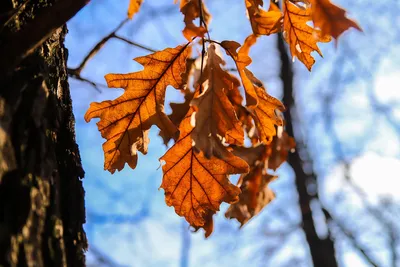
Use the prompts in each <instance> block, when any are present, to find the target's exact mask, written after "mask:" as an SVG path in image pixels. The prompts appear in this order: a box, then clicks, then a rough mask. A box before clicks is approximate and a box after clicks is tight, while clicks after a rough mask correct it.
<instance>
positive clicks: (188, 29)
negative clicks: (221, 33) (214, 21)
mask: <svg viewBox="0 0 400 267" xmlns="http://www.w3.org/2000/svg"><path fill="white" fill-rule="evenodd" d="M175 3H176V1H175ZM200 4H201V5H200ZM180 9H181V12H182V14H183V15H184V19H183V21H184V22H185V28H184V29H183V31H182V33H183V36H185V38H186V39H187V40H188V41H191V40H192V38H193V37H196V36H197V37H203V36H204V34H205V33H206V32H207V29H206V28H205V27H204V25H201V26H197V25H195V24H194V22H193V21H194V20H195V19H197V18H200V15H201V14H202V15H203V20H204V23H205V24H206V25H208V23H209V22H210V19H211V15H210V13H209V12H208V10H207V8H206V7H205V5H204V3H203V1H198V0H182V1H181V4H180Z"/></svg>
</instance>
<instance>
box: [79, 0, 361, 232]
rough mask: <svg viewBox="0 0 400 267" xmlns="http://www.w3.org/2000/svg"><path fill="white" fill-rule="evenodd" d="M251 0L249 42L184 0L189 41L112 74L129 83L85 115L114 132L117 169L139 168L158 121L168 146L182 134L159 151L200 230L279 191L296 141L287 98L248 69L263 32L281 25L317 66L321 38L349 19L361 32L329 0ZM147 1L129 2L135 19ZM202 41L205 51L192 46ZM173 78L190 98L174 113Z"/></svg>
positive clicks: (111, 153) (114, 80)
mask: <svg viewBox="0 0 400 267" xmlns="http://www.w3.org/2000/svg"><path fill="white" fill-rule="evenodd" d="M244 1H245V7H246V11H247V13H248V16H249V21H250V25H251V28H252V31H253V32H252V33H251V34H250V35H249V36H248V37H247V38H246V40H244V42H243V45H241V44H240V43H238V42H235V41H230V40H226V41H222V42H217V41H215V40H213V39H212V38H211V37H210V34H209V32H208V27H209V23H210V21H211V14H210V13H209V12H208V10H207V9H206V7H205V5H204V3H203V1H198V0H181V1H180V3H179V8H180V10H181V12H182V14H183V16H184V23H185V28H184V29H183V31H182V34H183V36H184V37H185V38H186V39H187V40H188V42H187V43H186V44H184V45H179V46H177V47H175V48H166V49H164V50H162V51H157V52H155V53H153V54H150V55H147V56H143V57H138V58H136V59H135V60H136V61H137V62H138V63H139V64H141V65H143V70H141V71H139V72H134V73H128V74H107V75H106V76H105V79H106V81H107V84H108V86H109V87H112V88H123V89H124V90H125V92H124V94H123V95H121V96H120V97H118V98H116V99H114V100H108V101H103V102H101V103H92V104H91V105H90V108H89V109H88V111H87V112H86V114H85V120H86V121H90V120H91V119H93V118H99V119H100V120H99V122H98V123H97V126H98V129H99V131H100V133H101V135H102V137H103V138H105V139H106V142H105V143H104V144H103V150H104V156H105V161H104V169H105V170H108V171H110V172H111V173H114V172H115V171H116V170H118V171H120V170H122V169H123V168H124V166H125V164H128V165H129V166H130V167H131V168H132V169H134V168H135V167H136V165H137V163H138V151H140V152H141V153H142V154H146V153H147V148H148V144H149V142H150V140H149V137H148V132H149V129H150V127H151V126H153V125H156V126H157V127H158V128H159V130H160V136H161V137H162V138H163V140H164V143H165V144H166V145H167V144H168V142H169V141H170V140H171V139H173V140H174V142H175V143H174V145H173V146H172V147H171V148H169V150H168V151H167V152H166V153H165V154H164V155H163V156H162V157H161V158H160V160H161V162H162V163H163V166H162V170H163V180H162V183H161V188H162V189H164V191H165V201H166V203H167V205H168V206H173V207H174V208H175V212H176V213H177V214H178V215H180V216H183V217H185V219H186V220H187V221H188V222H189V223H190V225H192V226H193V227H194V228H195V229H199V228H204V229H205V234H206V236H209V235H210V234H211V232H212V230H213V222H212V216H213V215H214V214H215V213H216V212H217V211H218V210H219V208H220V205H221V203H222V202H227V203H230V204H231V205H230V207H229V209H228V211H227V212H226V217H227V218H235V219H237V220H238V221H239V222H240V223H241V225H244V224H245V223H247V222H248V221H249V220H250V219H251V218H252V217H253V216H255V215H256V214H258V213H259V212H260V211H261V210H262V209H263V207H264V206H265V205H267V204H268V203H269V202H271V201H272V200H273V199H274V197H275V194H274V192H272V190H271V189H270V188H269V187H268V185H269V183H270V182H271V181H273V180H275V179H276V178H277V177H276V176H274V175H272V174H270V173H269V170H276V169H277V168H279V166H280V165H281V164H282V163H283V162H284V161H285V160H286V158H287V156H288V153H290V151H292V150H293V149H294V148H295V142H294V139H293V138H292V137H290V136H288V135H287V133H286V132H285V131H284V119H283V115H282V112H284V111H285V107H284V105H283V104H282V103H281V102H280V101H279V100H278V99H276V98H274V97H272V96H270V95H269V94H268V93H267V90H266V88H265V86H264V85H263V83H262V82H261V81H260V80H259V79H257V78H256V77H255V75H254V74H253V73H252V72H251V71H250V70H249V69H248V66H249V65H250V64H251V63H252V59H251V58H250V56H249V51H250V49H251V47H252V46H253V45H254V44H255V43H256V41H257V38H259V37H260V36H264V35H271V34H275V33H282V36H283V38H284V39H285V41H286V42H287V43H288V46H289V49H290V52H291V54H292V56H293V58H294V57H297V58H298V59H299V60H300V61H301V62H302V63H303V64H304V65H305V66H306V67H307V68H308V69H309V70H311V67H312V65H313V64H314V62H315V60H314V58H313V57H312V56H311V52H314V51H316V52H317V53H319V54H320V55H321V56H322V54H321V51H320V49H319V48H318V46H317V43H318V42H329V41H330V40H331V38H332V37H333V38H336V39H337V38H338V37H339V36H340V35H341V34H342V33H343V32H344V31H345V30H347V29H348V28H349V27H354V28H356V29H358V30H361V29H360V27H359V26H358V25H357V24H356V23H355V22H354V21H352V20H350V19H348V18H347V17H346V16H345V11H344V10H343V9H341V8H339V7H337V6H336V5H334V4H332V3H331V2H330V1H329V0H300V1H298V0H297V1H294V0H292V1H290V0H284V1H282V2H283V3H282V8H279V7H278V6H277V5H276V4H275V3H273V2H270V3H269V8H268V10H266V9H264V7H263V6H264V3H263V0H244ZM141 4H142V0H131V3H130V6H129V11H128V16H129V18H132V17H133V15H134V13H136V12H137V11H138V10H139V8H140V5H141ZM196 20H197V21H198V24H197V25H196V24H195V21H196ZM310 22H313V25H314V26H310V25H311V24H310ZM196 46H197V47H198V49H197V50H198V51H200V50H201V53H197V54H196V53H193V52H192V50H194V51H197V50H196V49H192V48H193V47H196ZM221 51H225V54H226V55H225V56H224V55H223V53H221ZM224 57H227V58H231V59H232V60H233V62H234V63H235V65H236V68H237V73H235V74H236V75H234V74H233V73H231V72H229V71H228V70H227V69H226V68H225V60H224ZM168 86H172V87H174V88H175V89H177V90H180V91H181V92H182V94H183V95H184V99H185V101H184V102H183V103H170V106H171V109H172V113H171V114H170V115H166V114H165V112H164V105H165V94H166V89H167V87H168ZM246 141H247V142H246ZM245 144H247V145H245ZM231 174H241V176H240V179H239V182H238V184H237V185H233V184H232V183H231V182H230V181H229V175H231Z"/></svg>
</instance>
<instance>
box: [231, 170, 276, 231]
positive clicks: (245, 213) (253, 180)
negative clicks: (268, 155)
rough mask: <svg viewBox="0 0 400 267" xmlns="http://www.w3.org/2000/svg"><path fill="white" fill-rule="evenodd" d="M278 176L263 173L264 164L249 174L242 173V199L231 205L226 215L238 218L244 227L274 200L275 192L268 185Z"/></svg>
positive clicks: (239, 184) (240, 184) (240, 180)
mask: <svg viewBox="0 0 400 267" xmlns="http://www.w3.org/2000/svg"><path fill="white" fill-rule="evenodd" d="M276 178H277V177H276V176H273V175H269V174H263V168H262V166H256V167H255V168H254V169H252V170H251V171H250V172H249V173H248V174H245V175H242V176H241V177H240V179H239V183H238V186H240V190H241V191H242V193H241V194H240V200H239V201H238V202H236V203H234V204H231V205H230V206H229V208H228V210H227V211H226V213H225V216H226V217H227V218H230V219H232V218H236V219H237V220H238V221H239V222H240V224H241V226H240V227H242V226H243V225H244V224H246V223H247V222H248V221H249V220H250V219H251V218H253V217H254V216H256V215H257V214H258V213H260V211H261V210H262V209H263V208H264V207H265V206H266V205H267V204H269V203H270V202H271V201H272V200H274V198H275V193H274V192H273V191H272V190H271V189H270V188H269V187H268V185H269V183H270V182H272V181H274V180H275V179H276Z"/></svg>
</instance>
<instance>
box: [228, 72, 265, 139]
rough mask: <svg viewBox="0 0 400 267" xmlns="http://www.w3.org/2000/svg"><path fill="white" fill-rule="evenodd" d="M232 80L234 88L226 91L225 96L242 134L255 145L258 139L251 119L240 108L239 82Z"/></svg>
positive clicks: (243, 109) (241, 99)
mask: <svg viewBox="0 0 400 267" xmlns="http://www.w3.org/2000/svg"><path fill="white" fill-rule="evenodd" d="M234 80H235V81H236V82H235V83H234V86H233V87H232V88H231V89H230V90H228V91H227V93H226V95H227V96H228V99H229V101H231V103H232V105H233V107H234V109H235V113H236V116H237V118H238V120H239V121H240V122H241V123H242V127H243V130H244V132H245V133H246V134H247V137H248V138H250V140H251V142H252V143H254V144H255V143H257V142H258V137H257V135H256V131H255V126H254V121H253V117H252V116H251V113H250V111H248V110H247V109H246V108H245V107H243V106H242V102H243V97H242V95H241V94H240V91H239V86H240V81H239V80H238V79H237V78H234Z"/></svg>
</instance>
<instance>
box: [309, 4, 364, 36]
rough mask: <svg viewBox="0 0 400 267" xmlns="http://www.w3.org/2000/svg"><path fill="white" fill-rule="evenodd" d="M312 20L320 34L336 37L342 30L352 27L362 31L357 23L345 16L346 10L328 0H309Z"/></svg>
mask: <svg viewBox="0 0 400 267" xmlns="http://www.w3.org/2000/svg"><path fill="white" fill-rule="evenodd" d="M311 10H312V20H313V22H314V25H315V27H319V28H320V29H321V34H322V35H331V36H332V37H333V38H335V39H337V38H338V37H339V36H340V35H341V34H342V33H343V32H344V31H346V30H347V29H349V28H350V27H353V28H355V29H357V30H359V31H362V29H361V28H360V26H358V24H357V23H356V22H355V21H353V20H351V19H349V18H347V17H346V11H345V10H344V9H343V8H340V7H338V6H336V5H334V4H332V3H331V1H330V0H311Z"/></svg>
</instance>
